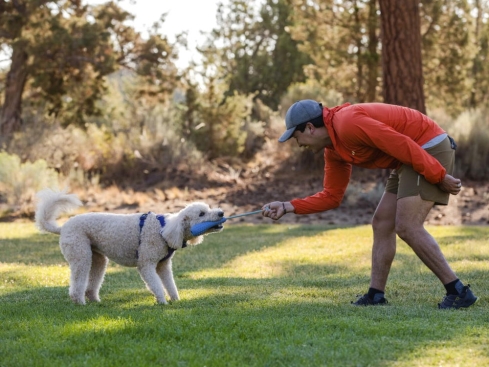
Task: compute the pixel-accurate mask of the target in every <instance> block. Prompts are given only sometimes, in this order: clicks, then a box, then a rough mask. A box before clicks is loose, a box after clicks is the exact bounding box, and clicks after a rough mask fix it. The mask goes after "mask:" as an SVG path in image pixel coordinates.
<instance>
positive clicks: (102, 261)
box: [85, 251, 109, 302]
mask: <svg viewBox="0 0 489 367" xmlns="http://www.w3.org/2000/svg"><path fill="white" fill-rule="evenodd" d="M108 262H109V259H107V257H105V256H104V255H102V254H101V253H100V252H96V251H93V252H92V267H91V269H90V276H89V278H88V287H87V291H86V292H85V295H86V297H87V298H88V299H89V300H90V301H96V302H100V298H99V291H100V287H101V286H102V283H103V281H104V275H105V269H106V268H107V264H108Z"/></svg>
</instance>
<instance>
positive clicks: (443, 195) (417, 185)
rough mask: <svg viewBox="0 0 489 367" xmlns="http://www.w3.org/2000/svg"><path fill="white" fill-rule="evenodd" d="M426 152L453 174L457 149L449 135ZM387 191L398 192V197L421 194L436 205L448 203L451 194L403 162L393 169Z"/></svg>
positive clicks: (388, 180) (448, 172) (386, 186)
mask: <svg viewBox="0 0 489 367" xmlns="http://www.w3.org/2000/svg"><path fill="white" fill-rule="evenodd" d="M426 152H427V153H429V154H430V155H432V156H433V157H435V158H436V159H437V160H438V161H439V162H440V163H441V165H442V166H443V167H445V169H446V170H447V174H449V175H451V174H453V168H454V165H455V150H454V149H453V148H452V146H451V143H450V139H449V138H448V137H447V138H446V139H445V140H443V141H442V142H441V143H439V144H437V145H435V146H434V147H431V148H428V149H426ZM385 191H386V192H390V193H392V194H397V199H401V198H405V197H409V196H418V195H420V196H421V199H423V200H427V201H433V202H434V203H435V205H447V204H448V198H449V197H450V194H449V193H448V192H445V191H443V190H441V189H440V188H439V187H438V185H433V184H431V183H429V182H428V181H426V179H425V178H424V176H422V175H420V174H419V173H417V172H415V171H414V170H413V167H411V166H408V165H405V164H403V165H402V166H401V167H400V168H399V169H395V170H392V172H391V174H390V176H389V178H388V179H387V183H386V185H385Z"/></svg>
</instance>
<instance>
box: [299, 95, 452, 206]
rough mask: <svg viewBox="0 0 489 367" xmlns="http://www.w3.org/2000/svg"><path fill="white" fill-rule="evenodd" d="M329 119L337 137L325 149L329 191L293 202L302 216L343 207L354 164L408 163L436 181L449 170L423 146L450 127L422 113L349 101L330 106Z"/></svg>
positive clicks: (326, 116)
mask: <svg viewBox="0 0 489 367" xmlns="http://www.w3.org/2000/svg"><path fill="white" fill-rule="evenodd" d="M323 119H324V125H325V126H326V128H327V130H328V133H329V136H330V138H331V141H332V146H329V147H326V149H324V181H323V191H321V192H318V193H317V194H315V195H312V196H308V197H306V198H304V199H294V200H292V201H291V204H292V205H293V206H294V208H295V213H296V214H310V213H318V212H322V211H326V210H330V209H334V208H336V207H338V206H339V205H340V203H341V201H342V200H343V196H344V194H345V190H346V187H347V186H348V182H349V181H350V175H351V169H352V165H355V166H360V167H365V168H397V167H399V166H400V165H401V164H402V163H404V164H407V165H410V166H412V167H413V169H414V170H415V171H416V172H418V173H419V174H421V175H423V176H424V177H425V178H426V180H427V181H428V182H430V183H432V184H437V183H439V182H441V181H442V180H443V178H444V177H445V174H446V170H445V168H443V166H442V165H441V164H440V162H438V161H437V160H436V159H435V158H433V157H432V156H431V155H429V154H428V153H427V152H426V151H425V150H424V149H423V148H421V146H422V145H423V144H425V143H427V142H428V141H430V140H431V139H433V138H434V137H436V136H438V135H441V134H443V133H444V132H445V131H443V129H441V128H440V127H439V126H438V125H437V124H436V123H435V122H434V121H433V120H431V119H430V118H429V117H427V116H425V115H423V114H422V113H421V112H419V111H416V110H413V109H410V108H406V107H400V106H395V105H389V104H382V103H361V104H356V105H350V104H349V103H346V104H344V105H341V106H337V107H334V108H332V109H329V108H324V109H323Z"/></svg>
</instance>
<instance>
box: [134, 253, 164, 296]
mask: <svg viewBox="0 0 489 367" xmlns="http://www.w3.org/2000/svg"><path fill="white" fill-rule="evenodd" d="M138 270H139V274H140V275H141V278H143V280H144V282H145V283H146V286H147V287H148V289H149V290H150V291H151V292H152V293H153V294H154V296H155V297H156V301H157V302H158V303H163V304H167V302H166V299H165V292H164V290H163V283H161V279H160V277H159V276H158V274H157V273H156V264H154V263H144V264H138Z"/></svg>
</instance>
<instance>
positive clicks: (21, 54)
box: [0, 45, 28, 138]
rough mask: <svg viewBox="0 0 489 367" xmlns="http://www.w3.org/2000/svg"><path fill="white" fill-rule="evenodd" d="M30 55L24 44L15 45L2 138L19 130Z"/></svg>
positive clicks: (0, 125) (0, 123) (0, 119)
mask: <svg viewBox="0 0 489 367" xmlns="http://www.w3.org/2000/svg"><path fill="white" fill-rule="evenodd" d="M27 58H28V55H27V53H26V52H25V50H24V48H23V47H22V46H18V45H17V46H14V47H13V51H12V63H11V65H10V70H9V72H8V73H7V80H6V82H5V99H4V102H3V106H2V111H1V114H0V131H1V135H2V138H5V137H8V136H10V135H11V134H12V133H13V132H15V131H17V130H19V128H20V126H21V123H22V115H21V112H22V93H23V92H24V86H25V82H26V80H27Z"/></svg>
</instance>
